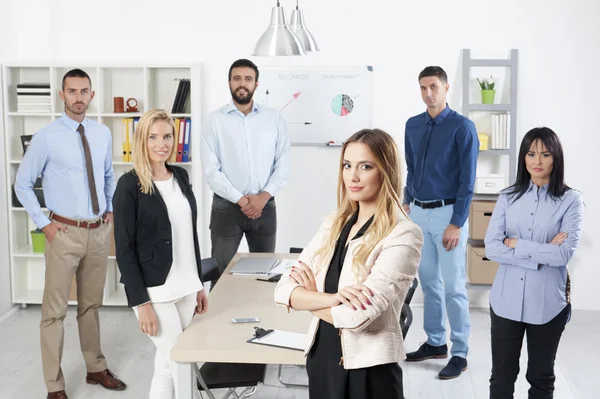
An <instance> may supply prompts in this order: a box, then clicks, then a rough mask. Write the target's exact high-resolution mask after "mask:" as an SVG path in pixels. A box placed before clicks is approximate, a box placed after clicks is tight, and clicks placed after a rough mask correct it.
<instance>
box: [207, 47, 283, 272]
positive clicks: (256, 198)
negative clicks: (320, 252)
mask: <svg viewBox="0 0 600 399" xmlns="http://www.w3.org/2000/svg"><path fill="white" fill-rule="evenodd" d="M258 76H259V72H258V68H257V67H256V65H254V63H253V62H252V61H249V60H246V59H240V60H237V61H235V62H234V63H233V64H232V65H231V67H230V68H229V89H230V91H231V97H232V101H231V102H229V103H228V104H227V105H225V106H223V107H221V108H220V109H218V110H216V111H214V112H212V113H211V114H210V115H209V116H208V118H207V120H206V124H205V125H204V127H203V129H202V146H201V154H202V168H203V169H204V175H205V176H206V180H207V182H208V185H209V186H210V188H211V190H212V191H213V193H214V198H213V204H212V212H211V217H210V231H211V241H212V256H213V257H214V258H215V259H216V261H217V266H218V268H219V272H220V273H223V271H225V268H226V267H227V265H228V264H229V262H230V261H231V259H232V258H233V256H234V255H235V253H236V252H237V250H238V247H239V245H240V242H241V240H242V236H243V235H244V234H245V235H246V240H247V242H248V248H249V250H250V252H275V236H276V230H277V214H276V210H275V201H274V199H275V198H274V197H275V194H277V192H279V190H280V189H281V188H282V187H283V185H284V184H285V182H286V180H287V179H288V176H289V171H290V169H289V164H288V151H289V148H290V143H289V139H288V137H287V128H286V124H285V122H284V120H283V118H282V116H281V114H280V113H279V111H277V110H275V109H273V108H268V107H265V106H263V105H261V104H258V103H256V101H254V100H253V99H252V96H253V95H254V91H255V90H256V87H257V86H258ZM215 282H216V281H213V283H215Z"/></svg>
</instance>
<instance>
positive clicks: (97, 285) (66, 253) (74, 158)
mask: <svg viewBox="0 0 600 399" xmlns="http://www.w3.org/2000/svg"><path fill="white" fill-rule="evenodd" d="M91 86H92V82H91V79H90V77H89V76H88V74H87V73H86V72H84V71H82V70H81V69H73V70H71V71H69V72H67V73H66V74H65V76H64V77H63V80H62V90H61V91H60V93H59V95H60V98H61V99H62V100H63V102H64V104H65V112H64V113H63V115H62V116H61V117H60V118H58V119H56V120H55V121H54V122H52V123H51V124H50V125H48V126H46V127H45V128H43V129H41V130H40V131H38V132H37V133H36V134H35V135H34V136H33V139H32V140H31V144H30V145H29V148H28V149H27V152H26V153H25V155H24V157H23V160H22V161H21V165H20V167H19V170H18V172H17V176H16V180H15V192H16V194H17V197H18V199H19V201H20V202H21V203H22V204H23V206H24V207H25V210H26V211H27V213H28V214H29V216H30V217H31V219H32V220H33V221H34V223H35V224H36V225H37V226H38V227H39V228H41V229H42V231H43V232H44V235H45V236H46V251H45V259H46V277H45V284H44V296H43V298H42V321H41V323H40V338H41V347H42V369H43V373H44V379H45V382H46V387H47V390H48V398H49V399H66V398H67V395H66V393H65V380H64V376H63V373H62V370H61V365H60V363H61V358H62V352H63V342H64V327H63V320H64V318H65V316H66V314H67V304H68V300H69V291H70V288H71V282H72V280H73V276H75V277H76V281H77V323H78V327H79V341H80V344H81V351H82V353H83V358H84V360H85V363H86V369H87V376H86V382H87V383H88V384H94V385H96V384H100V385H102V386H103V387H104V388H106V389H112V390H123V389H125V388H126V385H125V384H124V383H123V382H122V381H120V380H119V379H118V378H117V377H116V376H115V375H114V374H113V373H112V372H111V371H110V370H109V369H108V367H107V364H106V359H105V358H104V355H103V354H102V350H101V348H100V325H99V317H98V307H99V306H100V305H101V304H102V299H103V293H104V283H105V280H106V264H107V259H108V240H109V234H110V232H111V228H110V224H111V223H112V196H113V192H114V189H115V176H114V171H113V168H112V137H111V133H110V130H109V129H108V128H107V127H106V126H105V125H102V124H99V123H98V122H95V121H93V120H89V119H87V118H86V116H85V115H86V111H87V108H88V105H89V103H90V102H91V101H92V99H93V98H94V92H93V91H92V89H91ZM40 175H41V178H42V186H43V188H44V200H45V202H46V205H47V206H48V210H49V212H50V213H49V215H46V214H44V212H43V211H42V209H41V208H40V204H39V202H38V200H37V198H36V196H35V193H34V191H33V185H34V183H35V181H36V179H37V178H38V176H40Z"/></svg>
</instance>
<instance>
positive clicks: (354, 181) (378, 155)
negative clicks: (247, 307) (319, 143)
mask: <svg viewBox="0 0 600 399" xmlns="http://www.w3.org/2000/svg"><path fill="white" fill-rule="evenodd" d="M401 187H402V182H401V174H400V160H399V156H398V150H397V146H396V143H395V142H394V140H393V139H392V138H391V136H390V135H388V134H387V133H385V132H383V131H381V130H378V129H374V130H371V129H365V130H361V131H359V132H358V133H356V134H354V135H353V136H352V137H350V139H348V140H347V141H346V142H345V144H344V146H343V147H342V155H341V159H340V176H339V181H338V211H337V212H335V213H334V214H332V215H330V216H329V217H328V218H326V220H325V221H324V222H323V224H322V225H321V228H320V229H319V231H318V233H317V234H316V235H315V236H314V238H313V239H312V240H311V242H310V243H309V245H308V246H307V247H306V248H305V250H304V251H303V252H302V254H301V255H300V257H299V263H298V265H297V266H295V267H294V268H293V269H292V271H291V272H290V273H289V274H285V275H284V276H282V278H281V280H280V281H279V283H278V285H277V288H276V289H275V302H276V303H277V304H278V305H281V306H286V307H287V308H288V309H294V310H297V311H303V310H305V311H310V312H311V313H312V314H313V316H314V317H313V318H312V321H311V323H310V326H309V331H308V335H309V344H308V347H307V348H306V352H305V354H306V356H307V362H306V363H307V372H308V377H309V395H310V398H311V399H320V398H323V399H371V398H373V399H375V398H377V399H399V398H404V394H403V388H402V369H401V368H400V366H399V364H398V362H399V361H401V360H404V358H405V352H404V345H403V339H402V332H401V329H400V323H399V319H400V312H401V309H402V304H403V302H404V297H405V296H406V293H407V291H408V288H409V287H410V285H411V283H412V281H413V279H414V278H415V276H416V274H417V268H418V266H419V261H420V254H421V247H422V245H423V235H422V233H421V230H420V229H419V227H418V226H417V225H416V224H414V223H413V222H411V221H410V219H409V218H408V216H407V215H406V214H405V213H404V211H403V210H402V208H401V206H400V204H401V201H400V195H401V194H400V193H401Z"/></svg>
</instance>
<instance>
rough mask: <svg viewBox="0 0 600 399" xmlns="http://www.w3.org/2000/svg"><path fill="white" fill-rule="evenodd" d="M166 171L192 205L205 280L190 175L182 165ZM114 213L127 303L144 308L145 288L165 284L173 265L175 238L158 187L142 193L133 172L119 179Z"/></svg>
mask: <svg viewBox="0 0 600 399" xmlns="http://www.w3.org/2000/svg"><path fill="white" fill-rule="evenodd" d="M167 169H168V170H169V171H171V172H172V173H173V177H174V178H175V180H176V181H177V183H178V184H179V187H180V188H181V192H182V193H183V194H184V195H185V196H186V197H187V199H188V201H189V202H190V208H191V210H192V226H193V234H194V249H195V252H196V264H197V266H198V276H199V277H200V278H202V269H201V266H200V259H201V257H200V245H199V244H198V231H197V228H196V222H197V220H198V209H197V207H196V198H195V197H194V193H193V192H192V187H191V186H190V182H189V176H188V173H187V171H186V170H185V169H183V168H181V167H179V166H172V165H167ZM113 213H114V225H115V245H116V250H117V264H118V266H119V270H120V271H121V282H122V283H123V284H124V285H125V293H126V295H127V302H128V305H129V306H130V307H133V306H137V305H141V304H142V303H145V302H148V301H150V297H149V296H148V291H147V290H146V288H147V287H156V286H159V285H163V284H164V283H165V281H166V279H167V275H168V274H169V271H170V270H171V264H172V263H173V248H172V246H173V241H172V236H173V235H172V232H171V222H170V220H169V214H168V212H167V206H166V204H165V202H164V200H163V199H162V197H161V195H160V193H159V191H158V189H157V188H156V185H155V186H154V194H152V195H148V194H144V193H142V192H141V185H140V181H139V179H138V177H137V175H136V174H135V172H134V171H133V170H131V171H129V172H127V173H125V174H124V175H123V176H121V177H120V178H119V182H118V183H117V188H116V190H115V194H114V196H113Z"/></svg>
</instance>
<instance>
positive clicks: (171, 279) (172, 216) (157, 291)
mask: <svg viewBox="0 0 600 399" xmlns="http://www.w3.org/2000/svg"><path fill="white" fill-rule="evenodd" d="M154 183H155V184H156V187H157V188H158V191H159V192H160V195H161V196H162V198H163V200H164V201H165V204H166V205H167V212H168V214H169V220H170V222H171V234H172V241H171V242H172V243H173V263H172V264H171V270H170V271H169V274H168V276H167V279H166V281H165V283H164V284H163V285H160V286H157V287H148V288H147V289H148V295H149V296H150V300H151V301H152V302H168V301H173V300H176V299H179V298H182V297H184V296H186V295H189V294H191V293H193V292H198V291H200V290H201V289H203V287H202V283H201V281H200V277H199V276H198V267H197V264H196V252H195V250H194V234H193V228H194V227H193V226H192V210H191V208H190V203H189V202H188V200H187V198H186V197H185V195H183V193H182V192H181V188H180V187H179V184H178V183H177V181H176V180H175V178H174V177H173V175H171V177H170V178H169V179H168V180H164V181H154Z"/></svg>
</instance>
